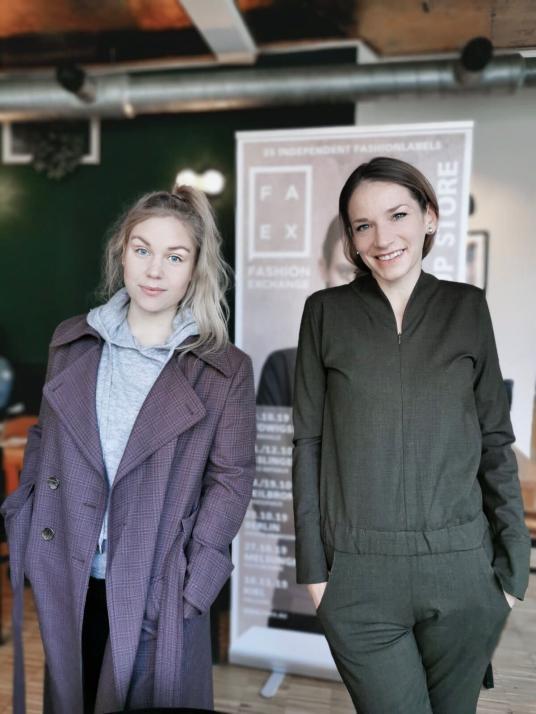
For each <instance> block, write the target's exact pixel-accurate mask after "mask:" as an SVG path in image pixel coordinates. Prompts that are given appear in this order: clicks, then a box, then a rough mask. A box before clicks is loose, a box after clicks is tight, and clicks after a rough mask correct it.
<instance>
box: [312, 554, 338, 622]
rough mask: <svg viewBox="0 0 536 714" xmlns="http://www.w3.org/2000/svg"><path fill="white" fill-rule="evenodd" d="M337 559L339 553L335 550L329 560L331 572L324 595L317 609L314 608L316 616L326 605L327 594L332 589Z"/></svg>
mask: <svg viewBox="0 0 536 714" xmlns="http://www.w3.org/2000/svg"><path fill="white" fill-rule="evenodd" d="M338 559H339V553H338V552H337V551H336V550H334V551H333V558H332V560H331V570H330V571H329V577H328V584H327V585H326V587H325V589H324V594H323V595H322V600H320V603H319V605H318V607H317V608H316V614H317V615H320V612H321V611H322V610H323V609H324V607H325V605H326V598H327V597H328V595H329V592H330V591H331V590H332V589H333V580H334V576H335V571H336V568H337V565H336V563H337V561H338Z"/></svg>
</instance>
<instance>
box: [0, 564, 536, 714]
mask: <svg viewBox="0 0 536 714" xmlns="http://www.w3.org/2000/svg"><path fill="white" fill-rule="evenodd" d="M9 605H10V603H9V601H8V599H7V598H6V599H5V601H4V618H5V619H4V622H5V623H6V624H9V614H8V611H7V610H8V608H9ZM25 610H26V621H25V635H24V641H25V648H26V673H27V674H26V677H27V704H28V706H27V710H28V714H40V713H41V696H42V678H43V652H42V648H41V643H40V639H39V629H38V625H37V619H36V616H35V611H34V609H33V605H32V601H31V594H30V592H29V591H26V607H25ZM12 663H13V656H12V648H11V644H10V643H8V644H6V645H3V646H2V647H0V714H8V713H11V673H12ZM494 669H495V689H492V690H489V691H485V692H483V693H482V696H481V698H480V703H479V706H478V714H499V713H501V714H506V713H509V714H536V575H531V582H530V586H529V592H528V594H527V599H526V600H525V602H524V603H523V604H521V605H518V606H516V607H515V608H514V611H513V613H512V615H511V617H510V618H509V622H508V625H507V628H506V629H505V631H504V633H503V636H502V640H501V643H500V645H499V648H498V649H497V652H496V653H495V658H494ZM267 675H268V673H267V672H264V671H260V670H256V669H249V668H246V667H236V666H231V665H219V666H217V667H215V668H214V683H215V694H216V708H217V709H218V710H220V711H222V712H228V713H229V714H230V713H231V712H233V713H236V712H242V713H243V712H255V713H258V714H305V713H307V714H328V713H331V712H340V714H346V713H348V714H350V713H351V712H353V711H354V710H353V708H352V705H351V703H350V699H349V697H348V695H347V694H346V691H345V690H344V687H343V686H342V685H341V684H336V683H332V682H326V681H324V680H319V679H310V678H305V677H295V676H290V675H289V676H287V677H286V678H285V680H284V682H283V684H282V686H281V688H280V689H279V692H278V694H277V695H276V696H275V697H274V698H273V699H263V698H262V697H261V696H260V695H259V690H260V688H261V687H262V685H263V684H264V682H265V680H266V678H267ZM386 681H387V673H386ZM73 714H79V713H77V712H73ZM385 714H389V712H386V713H385ZM408 714H412V713H411V712H408Z"/></svg>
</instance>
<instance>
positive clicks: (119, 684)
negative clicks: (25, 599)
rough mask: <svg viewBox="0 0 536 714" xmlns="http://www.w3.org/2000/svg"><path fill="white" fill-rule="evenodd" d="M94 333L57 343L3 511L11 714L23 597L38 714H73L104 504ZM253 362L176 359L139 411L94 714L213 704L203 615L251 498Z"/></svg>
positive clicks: (117, 495) (113, 548) (122, 471)
mask: <svg viewBox="0 0 536 714" xmlns="http://www.w3.org/2000/svg"><path fill="white" fill-rule="evenodd" d="M101 349H102V341H101V338H100V337H99V335H98V334H97V333H96V332H95V331H94V330H93V329H92V328H91V327H89V325H88V324H87V322H86V319H85V316H79V317H75V318H72V319H70V320H67V321H66V322H64V323H62V324H61V325H60V326H59V327H58V328H57V330H56V332H55V333H54V336H53V339H52V342H51V351H50V356H49V368H48V373H47V380H46V384H45V387H44V390H43V402H42V407H41V414H40V419H39V425H38V426H36V427H34V428H33V429H32V431H31V434H30V437H29V440H28V446H27V449H26V454H25V460H24V468H23V471H22V475H21V484H20V487H19V488H18V489H17V491H16V492H15V493H13V494H12V495H11V496H10V497H9V498H8V499H7V500H6V501H5V502H4V504H3V506H2V511H3V513H4V515H5V519H6V527H7V532H8V538H9V544H10V560H11V575H12V583H13V587H14V589H15V601H14V602H15V604H14V646H15V660H16V665H15V712H16V714H21V713H22V712H23V711H24V679H23V675H22V672H23V670H22V646H21V637H20V627H21V622H22V588H23V583H24V575H26V577H27V578H28V579H29V580H30V583H31V585H32V589H33V593H34V598H35V603H36V607H37V611H38V616H39V622H40V627H41V635H42V639H43V645H44V649H45V658H46V677H45V708H44V711H45V714H79V713H80V712H82V710H83V705H82V677H81V633H82V620H83V612H84V604H85V598H86V591H87V584H88V579H89V573H90V568H91V563H92V559H93V555H94V553H95V547H96V543H97V540H98V536H99V532H100V527H101V523H102V519H103V517H104V513H105V508H106V501H107V497H108V490H109V487H108V484H107V480H106V476H105V471H104V464H103V457H102V452H101V446H100V441H99V434H98V428H97V416H96V407H95V389H96V380H97V369H98V365H99V360H100V355H101ZM254 443H255V395H254V386H253V375H252V368H251V361H250V359H249V357H247V356H246V355H244V354H243V353H242V352H241V351H240V350H238V349H237V348H236V347H233V346H232V345H230V346H228V347H227V348H225V349H224V350H222V351H220V352H218V353H215V354H213V355H209V356H203V355H202V354H197V353H190V354H187V355H185V356H184V357H183V358H182V359H181V360H180V361H179V359H178V357H173V358H172V359H171V360H170V362H168V364H167V365H166V367H165V368H164V369H163V371H162V373H161V374H160V376H159V378H158V379H157V381H156V382H155V384H154V386H153V388H152V390H151V392H150V393H149V395H148V397H147V399H146V400H145V402H144V404H143V406H142V408H141V410H140V413H139V415H138V418H137V420H136V423H135V424H134V427H133V430H132V433H131V435H130V439H129V441H128V444H127V446H126V449H125V452H124V454H123V458H122V461H121V463H120V465H119V469H118V471H117V475H116V478H115V481H114V483H113V487H112V489H111V495H110V498H111V501H110V512H109V527H108V542H107V546H108V565H107V568H108V570H107V576H106V595H107V602H108V612H109V619H110V638H109V641H108V646H107V649H106V652H105V655H104V663H103V670H102V673H101V679H100V683H99V691H98V696H97V706H96V712H97V713H98V714H101V713H102V712H107V711H113V710H117V709H121V708H123V707H124V706H125V705H127V704H128V705H129V706H130V707H132V708H135V707H143V706H154V707H157V706H159V707H166V706H167V707H172V706H190V707H200V708H201V707H204V708H207V709H210V708H212V706H213V698H212V674H211V666H212V665H211V650H210V631H209V622H208V610H209V608H210V605H211V603H212V602H213V601H214V599H215V597H216V596H217V594H218V592H219V591H220V589H221V587H222V586H223V584H224V583H225V581H226V580H227V578H228V577H229V575H230V573H231V570H232V563H231V561H230V557H229V544H230V543H231V541H232V539H233V537H234V536H235V534H236V532H237V531H238V529H239V527H240V524H241V522H242V519H243V517H244V513H245V511H246V507H247V504H248V502H249V499H250V495H251V487H252V480H253V473H254Z"/></svg>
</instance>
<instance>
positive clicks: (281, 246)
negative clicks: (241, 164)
mask: <svg viewBox="0 0 536 714" xmlns="http://www.w3.org/2000/svg"><path fill="white" fill-rule="evenodd" d="M311 195H312V167H311V166H274V167H270V166H263V167H253V168H251V169H250V172H249V221H248V225H249V258H250V259H254V258H291V257H294V258H298V257H303V258H306V257H307V256H308V255H309V251H310V244H311V240H310V233H311V218H310V217H311Z"/></svg>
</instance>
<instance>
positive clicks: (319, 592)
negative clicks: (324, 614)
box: [307, 580, 328, 610]
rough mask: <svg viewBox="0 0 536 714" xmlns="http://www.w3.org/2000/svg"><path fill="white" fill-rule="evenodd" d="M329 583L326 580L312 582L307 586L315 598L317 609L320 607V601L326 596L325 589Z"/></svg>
mask: <svg viewBox="0 0 536 714" xmlns="http://www.w3.org/2000/svg"><path fill="white" fill-rule="evenodd" d="M327 584H328V582H327V580H326V581H325V582H323V583H311V584H310V585H308V586H307V590H308V591H309V595H310V596H311V597H312V599H313V603H314V606H315V610H318V608H319V607H320V603H321V602H322V598H323V597H324V590H325V589H326V585H327Z"/></svg>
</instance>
